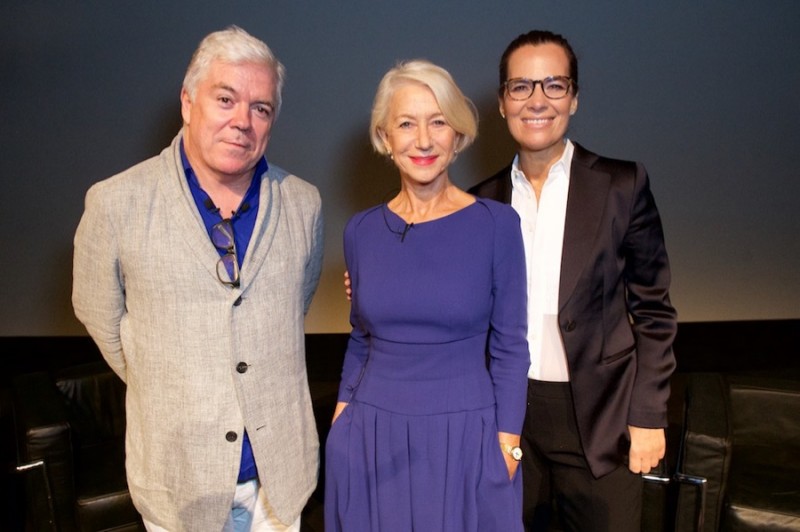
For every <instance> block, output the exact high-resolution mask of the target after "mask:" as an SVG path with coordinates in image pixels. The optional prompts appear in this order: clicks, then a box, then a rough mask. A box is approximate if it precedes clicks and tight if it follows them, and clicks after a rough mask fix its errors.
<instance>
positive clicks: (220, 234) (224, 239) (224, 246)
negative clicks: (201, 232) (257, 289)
mask: <svg viewBox="0 0 800 532" xmlns="http://www.w3.org/2000/svg"><path fill="white" fill-rule="evenodd" d="M211 241H212V242H213V243H214V245H215V246H216V247H217V248H219V249H221V250H222V251H224V252H225V254H224V255H223V256H221V257H220V258H219V260H218V261H217V278H219V281H220V282H221V283H222V284H226V285H229V286H232V287H234V288H239V262H238V261H237V260H236V242H235V241H234V239H233V226H232V225H231V220H230V218H225V219H224V220H222V221H221V222H217V223H215V224H214V226H213V227H212V228H211ZM223 269H224V273H223V272H222V270H223ZM229 279H230V280H229Z"/></svg>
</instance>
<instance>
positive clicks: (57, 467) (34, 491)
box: [12, 372, 75, 529]
mask: <svg viewBox="0 0 800 532" xmlns="http://www.w3.org/2000/svg"><path fill="white" fill-rule="evenodd" d="M12 390H13V405H14V424H15V433H16V439H17V462H18V463H17V471H18V472H20V473H21V474H23V475H24V480H25V487H26V490H25V491H26V494H25V500H26V506H27V508H26V513H27V519H28V521H29V522H32V523H34V524H38V525H39V526H36V527H34V528H35V529H46V528H50V527H51V526H52V524H54V523H55V524H57V525H58V524H60V523H64V522H69V523H72V522H73V520H74V508H73V501H74V498H75V497H74V491H75V488H74V480H73V478H74V477H73V473H74V464H73V448H72V435H71V429H70V424H69V421H68V413H67V408H66V405H65V404H64V400H63V397H61V395H60V393H59V392H58V390H57V389H56V388H55V386H54V384H53V381H52V379H51V378H50V376H49V375H48V374H47V373H43V372H39V373H31V374H26V375H20V376H17V377H16V378H15V379H14V381H13V384H12ZM59 528H61V527H60V526H59Z"/></svg>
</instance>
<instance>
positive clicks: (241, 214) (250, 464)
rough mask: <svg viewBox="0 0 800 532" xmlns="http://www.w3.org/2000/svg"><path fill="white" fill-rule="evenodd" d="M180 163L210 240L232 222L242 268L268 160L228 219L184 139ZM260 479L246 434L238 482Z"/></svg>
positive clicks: (259, 163) (258, 166)
mask: <svg viewBox="0 0 800 532" xmlns="http://www.w3.org/2000/svg"><path fill="white" fill-rule="evenodd" d="M180 149H181V160H182V161H183V169H184V171H185V172H186V181H187V182H188V183H189V190H190V191H191V193H192V197H193V198H194V203H195V205H196V206H197V210H198V211H199V212H200V217H201V218H202V219H203V224H204V225H205V226H206V231H207V232H208V238H209V239H210V238H211V228H212V227H213V226H214V224H216V223H218V222H220V221H221V220H222V219H223V218H230V221H231V227H233V240H234V242H235V244H236V261H237V262H238V263H239V268H240V269H241V267H242V260H243V259H244V256H245V253H246V252H247V246H249V245H250V237H251V236H252V235H253V228H254V227H255V224H256V216H257V215H258V202H259V199H260V191H261V178H262V176H263V175H264V174H265V173H266V171H267V168H268V165H267V159H266V158H265V157H261V159H260V160H259V161H258V164H256V170H255V173H254V174H253V180H252V181H251V182H250V188H248V189H247V192H246V193H245V195H244V197H243V198H242V203H241V204H240V205H239V208H238V209H236V212H235V213H230V214H229V216H224V214H227V213H220V212H219V209H217V207H216V205H214V202H213V201H211V198H210V197H209V196H208V194H206V191H205V190H203V189H202V188H201V187H200V182H199V181H198V180H197V175H195V173H194V170H193V169H192V165H191V164H189V159H188V158H187V157H186V151H185V150H184V148H183V139H181V146H180ZM217 251H219V254H220V257H221V256H222V255H224V254H225V252H224V251H223V250H220V249H217ZM257 476H258V470H257V469H256V461H255V459H254V458H253V448H252V447H251V446H250V437H249V436H248V435H247V431H246V430H245V432H244V438H243V439H242V460H241V464H240V466H239V479H238V481H237V482H239V483H241V482H246V481H248V480H252V479H254V478H256V477H257Z"/></svg>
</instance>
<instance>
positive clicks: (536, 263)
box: [511, 140, 574, 382]
mask: <svg viewBox="0 0 800 532" xmlns="http://www.w3.org/2000/svg"><path fill="white" fill-rule="evenodd" d="M573 152H574V146H573V144H572V142H570V141H569V140H566V146H565V148H564V153H563V154H562V156H561V158H560V159H559V160H558V161H557V162H556V163H555V164H554V165H553V166H552V167H551V168H550V172H549V173H548V175H547V179H546V180H545V182H544V186H543V187H542V192H541V195H540V197H539V201H538V203H537V201H536V193H535V192H534V190H533V186H531V184H530V182H529V181H528V180H527V179H526V178H525V174H523V173H522V171H521V170H520V169H519V155H517V157H515V158H514V162H513V163H512V167H511V184H512V191H511V206H512V207H514V210H516V211H517V213H519V217H520V224H521V226H522V238H523V240H524V243H525V259H526V261H527V269H528V347H529V349H530V355H531V366H530V370H528V378H531V379H536V380H543V381H555V382H566V381H569V369H568V367H567V354H566V351H565V350H564V343H563V342H562V340H561V333H560V331H559V327H558V287H559V282H560V280H561V252H562V248H563V244H564V221H565V219H566V215H567V195H568V192H569V179H570V166H571V163H572V154H573Z"/></svg>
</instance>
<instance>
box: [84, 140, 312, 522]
mask: <svg viewBox="0 0 800 532" xmlns="http://www.w3.org/2000/svg"><path fill="white" fill-rule="evenodd" d="M180 138H181V135H180V134H179V135H178V136H177V137H176V138H175V139H174V140H173V142H172V144H171V145H170V146H169V147H167V148H166V149H164V151H162V152H161V154H160V155H158V156H156V157H153V158H152V159H149V160H147V161H144V162H142V163H140V164H137V165H136V166H134V167H132V168H130V169H128V170H126V171H124V172H122V173H121V174H118V175H116V176H114V177H111V178H109V179H106V180H104V181H101V182H99V183H97V184H95V185H94V186H92V187H91V189H90V190H89V192H88V193H87V195H86V208H85V211H84V214H83V217H82V218H81V221H80V224H79V226H78V230H77V233H76V235H75V255H74V271H73V277H74V284H73V295H72V300H73V306H74V308H75V314H76V316H77V317H78V319H80V321H81V322H83V324H84V325H85V326H86V329H87V330H88V332H89V334H90V335H91V336H92V338H93V339H94V341H95V342H96V343H97V345H98V347H99V348H100V351H101V352H102V354H103V356H104V358H105V359H106V361H107V362H108V364H109V365H110V366H111V368H113V370H114V371H115V372H116V373H117V374H118V375H119V376H120V377H121V378H122V380H123V381H125V382H126V384H127V397H126V408H127V433H126V469H127V476H128V484H129V487H130V491H131V495H132V497H133V500H134V503H135V505H136V507H137V509H138V510H139V511H140V512H141V513H142V515H143V516H144V517H145V518H146V519H148V520H149V521H151V522H153V523H155V524H157V525H159V526H162V527H164V528H167V529H168V530H175V531H178V530H192V531H196V530H221V529H222V526H223V524H224V522H225V519H226V518H227V515H228V513H229V511H230V507H231V502H232V499H233V494H234V489H235V486H236V480H237V475H238V470H239V461H240V455H241V447H242V435H243V432H244V429H245V428H246V429H247V432H248V434H249V436H250V440H251V443H252V447H253V453H254V455H255V460H256V464H257V466H258V472H259V478H260V481H261V484H262V486H263V487H264V489H265V491H266V495H267V497H268V499H269V502H270V504H271V506H272V507H273V509H274V511H275V513H276V515H277V517H278V518H280V520H281V521H283V522H284V523H287V524H288V523H291V522H293V521H294V520H295V519H296V518H297V516H298V515H300V512H301V510H302V509H303V506H304V505H305V503H306V501H307V499H308V497H309V496H310V494H311V492H312V491H313V490H314V488H315V486H316V482H317V471H318V466H319V440H318V437H317V432H316V426H315V423H314V416H313V412H312V409H311V398H310V394H309V390H308V379H307V376H306V366H305V352H304V351H305V348H304V329H303V322H304V317H305V313H306V311H307V310H308V307H309V304H310V303H311V298H312V296H313V294H314V291H315V290H316V288H317V284H318V281H319V276H320V269H321V263H322V250H323V243H322V212H321V201H320V196H319V192H318V191H317V189H316V188H315V187H314V186H312V185H310V184H309V183H307V182H305V181H303V180H301V179H299V178H298V177H296V176H294V175H291V174H289V173H287V172H285V171H283V170H281V169H280V168H277V167H276V166H273V165H270V169H269V171H268V172H267V173H266V174H265V175H264V176H263V179H262V181H261V192H260V193H261V197H260V203H259V208H258V214H257V218H256V222H255V227H254V230H253V235H252V238H251V240H250V245H249V247H248V249H247V252H246V255H245V258H244V260H243V264H242V268H241V273H240V277H241V287H240V288H231V287H228V286H226V285H223V284H222V283H221V282H220V281H219V280H218V278H217V273H216V264H217V261H218V259H219V254H218V253H217V250H216V249H215V248H214V246H213V244H212V243H211V241H210V239H209V237H208V233H207V232H206V229H205V227H204V225H203V222H202V219H201V218H200V214H199V213H198V211H197V208H196V206H195V203H194V201H193V199H192V197H191V193H190V191H189V188H188V185H187V183H186V178H185V176H184V172H183V167H182V164H181V158H180V153H179V142H180ZM242 363H244V364H242ZM231 440H233V441H231Z"/></svg>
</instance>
